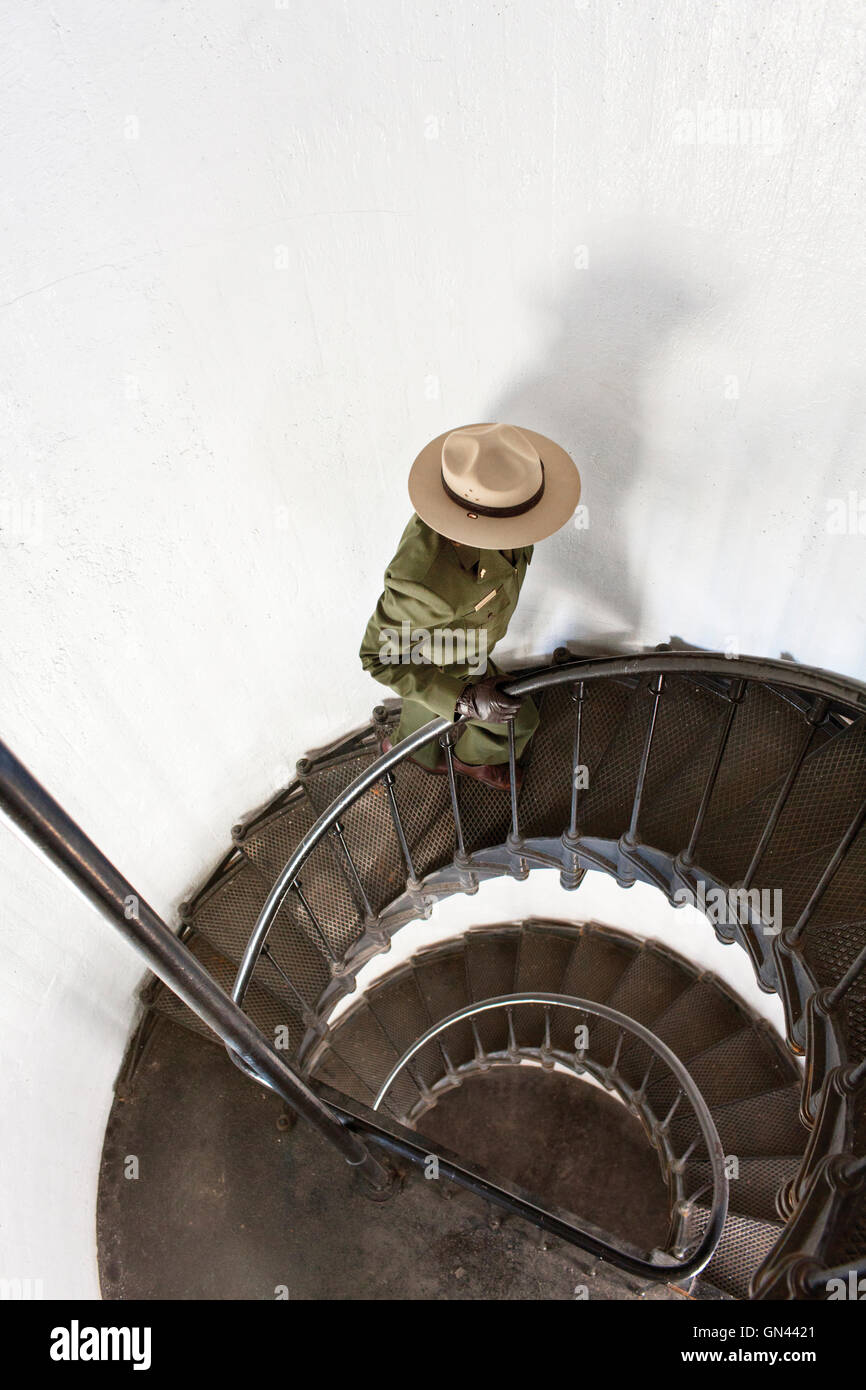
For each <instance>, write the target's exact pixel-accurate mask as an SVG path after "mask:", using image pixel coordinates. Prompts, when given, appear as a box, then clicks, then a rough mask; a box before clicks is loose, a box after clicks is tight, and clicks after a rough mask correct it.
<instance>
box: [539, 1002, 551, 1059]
mask: <svg viewBox="0 0 866 1390" xmlns="http://www.w3.org/2000/svg"><path fill="white" fill-rule="evenodd" d="M541 1052H542V1058H543V1060H549V1063H550V1066H553V1058H552V1057H550V1005H549V1004H545V1006H544V1040H543V1042H542V1044H541Z"/></svg>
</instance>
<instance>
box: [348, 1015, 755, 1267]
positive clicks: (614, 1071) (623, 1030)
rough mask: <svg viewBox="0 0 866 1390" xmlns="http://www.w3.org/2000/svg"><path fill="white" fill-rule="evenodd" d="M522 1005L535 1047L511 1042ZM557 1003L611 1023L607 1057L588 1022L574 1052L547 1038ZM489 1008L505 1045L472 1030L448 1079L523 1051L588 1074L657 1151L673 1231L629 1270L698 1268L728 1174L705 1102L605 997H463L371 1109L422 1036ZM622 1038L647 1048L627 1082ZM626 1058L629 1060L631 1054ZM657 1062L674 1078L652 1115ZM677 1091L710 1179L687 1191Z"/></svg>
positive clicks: (723, 1208)
mask: <svg viewBox="0 0 866 1390" xmlns="http://www.w3.org/2000/svg"><path fill="white" fill-rule="evenodd" d="M527 1006H533V1007H540V1008H542V1009H543V1011H544V1028H543V1037H542V1041H541V1043H540V1044H539V1046H538V1047H537V1048H529V1047H527V1045H526V1044H525V1043H521V1044H518V1042H517V1037H516V1031H515V1026H514V1010H515V1009H520V1008H525V1007H527ZM560 1009H565V1010H569V1011H571V1012H573V1013H577V1014H580V1015H581V1016H583V1017H588V1018H597V1019H602V1020H604V1021H605V1022H606V1023H608V1024H611V1025H613V1028H614V1029H615V1030H616V1041H615V1043H612V1040H611V1039H610V1037H608V1039H607V1041H608V1044H609V1045H611V1043H612V1057H611V1060H610V1061H609V1062H605V1061H603V1060H602V1058H600V1057H594V1056H593V1054H592V1038H593V1032H592V1030H591V1029H587V1037H586V1041H585V1042H584V1041H582V1042H581V1044H580V1045H578V1046H577V1047H576V1048H575V1049H574V1051H566V1050H565V1049H563V1048H559V1047H556V1046H554V1045H553V1044H552V1040H551V1038H552V1031H553V1030H552V1027H551V1015H552V1013H553V1012H554V1011H555V1010H560ZM497 1010H504V1011H505V1014H506V1017H507V1020H508V1045H507V1047H506V1049H505V1050H504V1051H495V1050H494V1051H492V1052H491V1051H490V1050H488V1049H486V1048H484V1047H483V1045H482V1044H481V1040H480V1038H479V1036H478V1033H477V1030H474V1031H475V1039H476V1048H477V1056H476V1059H475V1061H474V1062H473V1063H471V1064H470V1065H469V1066H468V1067H464V1068H458V1070H457V1073H456V1078H459V1077H461V1076H462V1075H464V1074H466V1073H467V1072H468V1071H469V1070H475V1069H477V1068H481V1069H482V1070H484V1069H485V1068H486V1067H487V1066H489V1065H491V1064H495V1063H496V1062H497V1061H501V1062H502V1063H504V1064H506V1065H511V1066H513V1065H514V1064H515V1062H516V1061H517V1060H518V1059H520V1058H523V1059H528V1060H537V1061H539V1062H540V1063H541V1064H542V1065H546V1066H551V1065H555V1063H557V1062H558V1063H559V1064H560V1065H561V1066H563V1067H565V1068H567V1069H568V1070H569V1071H572V1072H574V1073H575V1074H577V1075H582V1074H584V1073H588V1074H589V1075H590V1076H592V1077H593V1079H594V1080H596V1081H598V1082H599V1083H600V1084H601V1085H603V1086H604V1087H605V1088H606V1089H608V1090H613V1091H615V1092H616V1093H617V1095H619V1097H620V1098H621V1100H622V1101H623V1102H624V1103H625V1104H626V1106H627V1107H628V1109H629V1110H630V1111H631V1112H632V1113H633V1114H635V1115H636V1116H637V1117H638V1118H639V1119H640V1121H641V1123H642V1124H643V1126H644V1129H645V1131H646V1132H647V1134H648V1135H649V1137H650V1139H651V1141H652V1143H653V1146H654V1147H655V1148H656V1149H657V1150H658V1152H659V1155H660V1158H661V1161H662V1166H663V1169H664V1173H665V1177H666V1179H667V1181H668V1184H669V1187H670V1188H671V1190H672V1192H673V1198H674V1200H673V1217H674V1220H673V1223H672V1225H673V1229H674V1232H675V1234H674V1237H673V1249H672V1250H671V1251H667V1250H666V1251H660V1252H654V1256H655V1257H654V1258H652V1259H650V1260H648V1261H647V1262H646V1265H645V1267H644V1268H643V1269H635V1264H634V1259H633V1257H632V1258H631V1260H630V1268H631V1270H632V1272H633V1273H639V1274H642V1275H644V1276H645V1277H650V1278H653V1277H657V1266H658V1264H659V1263H662V1264H664V1267H665V1277H666V1279H668V1280H669V1281H671V1282H676V1281H680V1280H684V1279H687V1278H692V1277H694V1276H695V1275H696V1274H699V1273H700V1272H701V1270H702V1269H704V1268H705V1267H706V1265H707V1264H708V1263H709V1261H710V1260H711V1258H712V1256H713V1253H714V1251H715V1249H716V1246H717V1245H718V1243H719V1240H720V1238H721V1234H722V1229H723V1227H724V1224H725V1218H726V1216H727V1211H728V1178H727V1173H726V1171H725V1155H724V1153H723V1151H722V1146H721V1143H720V1141H719V1136H718V1133H717V1131H716V1127H715V1124H714V1123H713V1118H712V1115H711V1114H710V1111H709V1107H708V1106H707V1103H706V1101H705V1100H704V1098H703V1096H702V1095H701V1093H700V1091H699V1090H698V1087H697V1086H696V1085H695V1082H694V1080H693V1079H692V1077H691V1076H690V1075H689V1072H688V1071H687V1070H686V1068H685V1067H684V1066H683V1064H682V1062H681V1061H680V1060H679V1058H678V1057H676V1056H675V1055H674V1053H673V1052H671V1050H670V1048H669V1047H667V1046H666V1044H665V1043H663V1042H662V1040H661V1039H660V1038H657V1037H656V1036H655V1034H654V1033H651V1032H650V1030H649V1029H648V1028H645V1027H644V1026H643V1024H641V1023H639V1022H638V1021H637V1020H636V1019H633V1018H629V1017H628V1016H627V1015H626V1014H623V1013H620V1012H619V1011H618V1010H617V1009H612V1008H610V1007H609V1006H608V1005H606V1004H598V1003H596V1002H594V1001H593V1000H591V999H578V998H576V997H574V996H571V995H564V994H548V993H542V992H537V993H536V992H529V993H527V992H523V993H515V994H507V995H498V996H496V998H492V999H484V1000H479V1001H476V1002H475V1003H473V1004H467V1005H466V1006H465V1007H464V1008H462V1009H457V1010H456V1011H455V1012H454V1013H452V1014H449V1015H448V1017H447V1018H443V1019H441V1020H440V1021H439V1022H438V1023H434V1024H433V1025H432V1027H430V1028H428V1029H427V1030H426V1032H424V1033H423V1034H422V1035H421V1036H420V1037H419V1038H417V1039H416V1040H415V1042H413V1043H412V1044H411V1046H410V1047H408V1048H407V1049H406V1050H405V1052H404V1053H403V1055H402V1056H401V1057H400V1058H399V1059H398V1060H397V1062H396V1063H395V1064H394V1066H393V1067H392V1068H391V1070H390V1072H389V1073H388V1075H387V1076H386V1077H385V1080H384V1081H383V1082H382V1084H381V1086H380V1087H379V1091H378V1094H377V1096H376V1099H375V1101H374V1102H373V1109H374V1110H378V1109H379V1106H380V1105H381V1104H382V1101H383V1100H384V1098H385V1096H386V1095H387V1093H388V1091H389V1090H390V1089H391V1087H392V1086H393V1084H394V1082H395V1081H396V1079H397V1077H398V1076H399V1075H400V1073H401V1072H402V1071H403V1069H404V1068H405V1067H406V1066H408V1064H409V1063H410V1062H411V1061H412V1058H413V1057H415V1056H416V1054H417V1053H419V1052H420V1051H421V1050H422V1048H424V1047H426V1045H427V1044H428V1043H430V1042H433V1041H434V1040H436V1039H438V1038H440V1037H441V1035H442V1034H444V1033H446V1032H447V1031H448V1029H449V1028H453V1027H454V1026H456V1025H457V1024H459V1023H462V1022H465V1021H468V1022H470V1023H473V1029H474V1022H473V1021H474V1019H476V1018H477V1017H478V1016H479V1015H480V1014H486V1013H491V1012H495V1011H497ZM557 1031H558V1030H557ZM626 1039H628V1040H630V1041H631V1042H635V1041H636V1042H639V1043H641V1044H643V1046H644V1047H645V1049H646V1052H647V1054H648V1055H647V1059H646V1062H645V1063H644V1062H642V1063H641V1065H640V1066H639V1068H638V1070H639V1072H640V1074H641V1075H640V1081H639V1083H638V1085H637V1086H633V1085H631V1084H630V1082H629V1081H628V1080H627V1078H626V1076H625V1074H624V1072H623V1071H622V1070H620V1060H621V1055H622V1051H623V1043H624V1042H625V1041H626ZM632 1060H633V1061H634V1059H632ZM659 1063H661V1067H662V1069H663V1073H664V1075H665V1076H672V1077H673V1079H674V1081H675V1083H676V1094H675V1096H674V1099H673V1101H672V1103H671V1104H670V1105H669V1107H668V1109H667V1111H666V1113H665V1115H664V1116H663V1117H659V1116H658V1115H656V1114H655V1113H654V1111H653V1110H652V1108H651V1107H650V1105H649V1103H648V1101H647V1087H648V1086H649V1082H650V1076H651V1075H653V1073H656V1074H655V1075H654V1076H653V1081H654V1084H656V1083H658V1082H659V1081H660V1080H661V1079H663V1078H662V1076H660V1075H659V1074H658V1073H659V1065H658V1064H659ZM434 1089H435V1088H434ZM683 1098H685V1100H686V1101H687V1102H688V1104H689V1105H690V1106H691V1108H692V1112H693V1114H694V1116H695V1119H696V1120H697V1123H698V1129H699V1131H700V1136H701V1139H702V1140H703V1145H704V1148H705V1149H706V1154H707V1158H708V1160H709V1164H710V1171H711V1182H710V1183H709V1184H702V1185H701V1187H700V1188H698V1189H696V1190H695V1191H694V1192H692V1193H689V1194H686V1192H685V1188H684V1176H685V1174H686V1171H687V1164H688V1163H689V1162H690V1161H692V1160H693V1159H694V1156H695V1152H696V1151H697V1150H698V1148H699V1144H698V1140H697V1139H695V1140H693V1142H692V1143H691V1144H689V1146H688V1147H687V1148H686V1149H685V1151H684V1152H683V1153H681V1154H676V1153H675V1152H674V1150H673V1146H672V1139H671V1124H672V1121H673V1118H674V1115H675V1114H677V1112H678V1111H679V1109H680V1102H681V1101H682V1100H683ZM707 1193H711V1194H712V1195H711V1197H710V1202H709V1211H708V1216H707V1222H706V1226H705V1228H704V1230H703V1232H702V1234H701V1237H700V1239H699V1240H698V1241H697V1244H696V1246H695V1248H694V1249H693V1250H692V1251H691V1252H689V1251H688V1249H683V1241H684V1238H685V1235H686V1232H687V1229H688V1222H689V1217H690V1214H691V1212H692V1211H693V1209H694V1207H695V1204H696V1203H697V1201H698V1200H699V1199H700V1198H702V1197H703V1196H704V1195H705V1194H707ZM620 1253H625V1252H620Z"/></svg>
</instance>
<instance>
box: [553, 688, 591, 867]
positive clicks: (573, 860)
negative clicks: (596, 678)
mask: <svg viewBox="0 0 866 1390" xmlns="http://www.w3.org/2000/svg"><path fill="white" fill-rule="evenodd" d="M569 694H570V695H571V698H572V700H573V701H574V740H573V743H572V748H571V803H570V810H569V819H568V829H567V830H566V831H565V833H564V835H563V837H562V846H563V849H564V850H565V855H566V863H565V866H564V867H563V868H562V870H561V871H560V875H559V883H560V887H561V888H565V889H566V890H567V891H568V892H573V890H574V889H575V888H577V887H579V886H580V884H581V883H582V882H583V879H584V877H585V875H586V869H582V868H581V867H580V860H579V859H578V855H577V846H578V842H579V839H580V836H579V834H578V826H577V808H578V798H579V794H580V790H581V786H582V783H581V778H582V776H583V773H584V767H583V764H582V763H581V760H580V757H581V737H582V732H583V702H584V700H585V698H586V682H585V681H577V682H576V683H575V684H574V685H572V686H571V688H570V690H569Z"/></svg>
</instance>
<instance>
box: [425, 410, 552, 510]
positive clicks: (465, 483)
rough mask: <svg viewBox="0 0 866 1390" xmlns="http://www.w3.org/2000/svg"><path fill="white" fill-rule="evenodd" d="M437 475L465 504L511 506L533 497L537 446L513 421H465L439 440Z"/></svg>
mask: <svg viewBox="0 0 866 1390" xmlns="http://www.w3.org/2000/svg"><path fill="white" fill-rule="evenodd" d="M442 477H443V479H444V481H445V482H446V484H447V485H448V487H449V488H450V489H451V491H452V492H454V493H456V494H457V495H458V496H459V497H461V498H463V499H464V500H465V501H466V503H467V504H468V505H470V506H471V505H472V503H473V502H475V503H478V504H479V505H480V506H483V507H516V506H520V504H521V503H523V502H527V501H529V499H530V498H532V497H534V496H535V494H536V493H537V492H538V489H539V488H540V486H541V483H542V479H543V471H542V467H541V458H540V456H539V454H538V450H537V449H536V448H535V445H534V444H533V443H532V441H531V440H530V439H528V438H527V437H526V435H525V434H524V433H523V431H522V430H519V429H518V428H517V426H516V425H469V426H465V427H464V428H462V429H457V430H452V431H451V433H450V434H448V435H446V437H445V439H444V440H443V443H442Z"/></svg>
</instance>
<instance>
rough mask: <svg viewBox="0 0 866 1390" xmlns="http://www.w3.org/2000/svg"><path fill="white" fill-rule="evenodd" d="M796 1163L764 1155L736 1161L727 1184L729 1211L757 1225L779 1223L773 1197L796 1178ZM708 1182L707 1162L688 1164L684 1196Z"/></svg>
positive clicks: (794, 1159) (789, 1156)
mask: <svg viewBox="0 0 866 1390" xmlns="http://www.w3.org/2000/svg"><path fill="white" fill-rule="evenodd" d="M799 1168H800V1160H799V1158H798V1157H796V1156H795V1155H792V1154H777V1155H767V1156H765V1157H761V1158H742V1159H740V1158H738V1160H737V1169H736V1176H734V1175H733V1173H731V1174H730V1175H729V1181H728V1193H729V1199H728V1200H729V1207H728V1209H729V1211H731V1212H732V1213H734V1214H736V1215H739V1216H751V1217H753V1218H754V1219H755V1220H758V1221H771V1222H773V1224H774V1225H775V1224H778V1223H779V1222H780V1217H779V1213H778V1211H777V1209H776V1194H777V1193H778V1192H779V1191H780V1189H781V1188H782V1187H783V1186H784V1184H785V1183H787V1182H790V1180H791V1179H792V1178H795V1177H796V1176H797V1172H798V1171H799ZM711 1180H712V1175H711V1169H710V1165H709V1163H708V1162H704V1161H701V1162H695V1163H689V1164H688V1166H687V1167H686V1171H685V1177H684V1182H685V1185H686V1191H687V1192H696V1191H698V1190H700V1189H701V1188H703V1187H705V1186H707V1185H708V1184H709V1183H710V1182H711Z"/></svg>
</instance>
